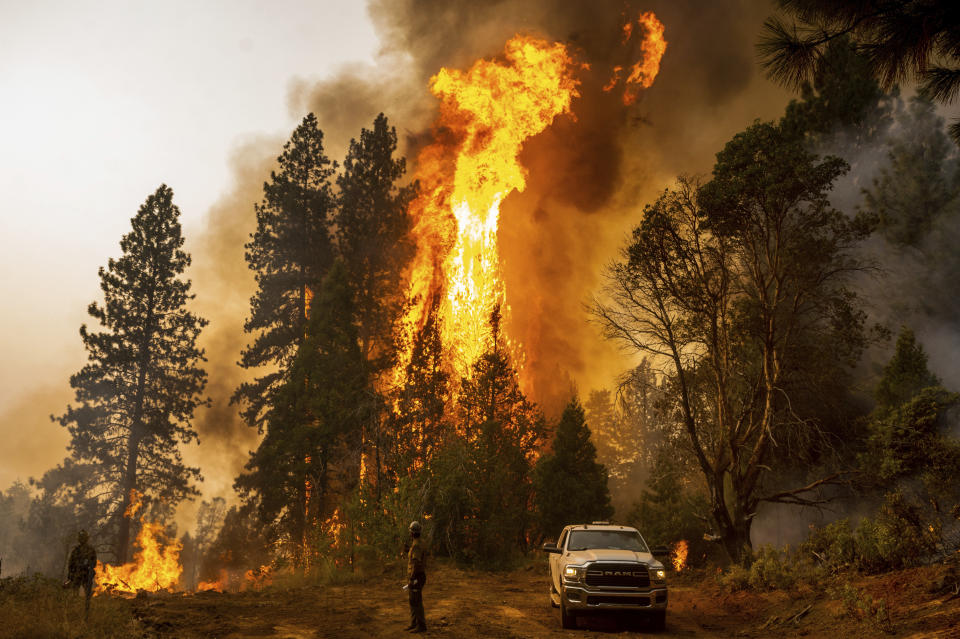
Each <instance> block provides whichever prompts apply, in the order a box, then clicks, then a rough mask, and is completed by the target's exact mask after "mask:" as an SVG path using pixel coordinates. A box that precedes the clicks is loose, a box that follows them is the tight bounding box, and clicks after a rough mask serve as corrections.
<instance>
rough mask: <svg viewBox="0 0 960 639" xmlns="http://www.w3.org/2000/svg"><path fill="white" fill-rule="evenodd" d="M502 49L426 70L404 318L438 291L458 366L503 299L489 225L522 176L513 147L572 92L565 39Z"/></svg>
mask: <svg viewBox="0 0 960 639" xmlns="http://www.w3.org/2000/svg"><path fill="white" fill-rule="evenodd" d="M505 58H506V61H505V62H504V61H500V60H479V61H477V62H476V63H475V64H474V65H473V66H472V67H471V68H470V69H469V70H468V71H458V70H450V69H441V70H440V72H439V73H438V74H437V75H436V76H434V77H433V79H432V80H431V90H432V92H433V94H434V95H436V96H437V97H438V98H440V100H441V104H440V116H439V118H438V120H437V122H436V123H435V126H434V131H435V134H436V141H435V142H434V143H433V144H431V145H429V146H427V147H426V148H424V149H423V150H422V151H421V152H420V154H419V156H418V159H417V173H416V178H417V179H418V180H419V181H420V185H421V189H422V191H421V195H420V197H418V198H417V199H416V200H415V201H414V202H413V203H411V205H410V214H411V217H412V218H413V222H414V231H413V233H414V237H415V239H416V242H417V254H416V257H415V258H414V261H413V266H412V271H411V276H410V287H411V297H412V298H413V299H414V300H415V305H414V307H413V308H412V309H411V311H410V313H409V315H408V317H407V327H408V330H409V331H410V332H411V333H412V332H413V331H416V330H418V329H419V328H421V327H422V326H423V324H424V322H425V321H426V315H427V313H428V311H429V309H431V308H432V307H433V302H434V300H437V301H438V302H439V304H438V308H439V311H438V312H439V315H440V318H439V319H440V321H441V325H442V326H443V341H444V344H445V345H446V346H447V347H448V348H449V349H450V352H451V353H452V355H453V360H454V361H453V366H454V369H455V370H456V372H457V373H459V374H461V375H465V374H466V373H467V372H468V367H469V365H470V364H471V363H472V362H473V361H474V360H475V359H476V358H477V356H478V355H479V354H480V352H481V351H482V349H483V347H484V344H485V341H486V340H485V339H484V335H485V334H486V331H487V330H488V326H487V323H488V320H489V317H490V312H491V310H492V309H493V308H494V306H495V305H498V304H499V305H500V306H501V307H503V308H504V309H507V306H506V304H505V303H504V302H505V292H504V288H503V281H502V278H501V271H500V255H499V250H498V246H497V226H498V222H499V216H500V204H501V203H502V202H503V199H504V198H505V197H506V196H507V195H508V194H509V193H511V192H512V191H515V190H517V191H522V190H523V188H524V187H525V186H526V181H525V180H526V171H525V170H524V168H523V167H522V166H521V165H520V163H519V162H518V160H517V156H518V154H519V153H520V150H521V148H522V146H523V143H524V142H525V141H526V140H527V139H529V138H530V137H531V136H534V135H537V134H538V133H540V132H541V131H543V130H544V129H546V128H547V127H548V126H550V124H551V123H552V122H553V120H554V118H556V116H557V115H560V114H562V113H569V112H570V102H571V100H572V99H573V98H574V97H576V96H577V95H578V93H577V86H578V81H577V80H576V79H575V78H574V77H573V63H572V60H571V58H570V55H569V54H568V52H567V49H566V47H565V46H564V45H562V44H559V43H554V44H549V43H547V42H546V41H543V40H538V39H536V38H531V37H525V36H516V37H514V38H513V39H511V40H510V41H509V42H508V43H507V45H506V51H505ZM411 341H412V340H411ZM407 357H408V358H409V354H408V355H407ZM407 361H409V360H407ZM405 363H406V362H401V365H403V364H405Z"/></svg>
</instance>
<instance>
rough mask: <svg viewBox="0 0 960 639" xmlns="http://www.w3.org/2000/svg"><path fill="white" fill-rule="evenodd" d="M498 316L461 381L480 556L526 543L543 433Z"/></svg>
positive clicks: (495, 314) (472, 534)
mask: <svg viewBox="0 0 960 639" xmlns="http://www.w3.org/2000/svg"><path fill="white" fill-rule="evenodd" d="M500 319H501V317H500V310H499V308H495V309H494V310H493V313H492V314H491V318H490V328H491V336H490V345H489V348H488V349H487V351H486V352H485V353H483V354H482V355H481V356H480V357H479V358H478V359H477V361H476V362H474V363H473V366H472V368H471V376H470V377H466V378H464V379H463V380H462V383H461V391H460V396H459V398H458V404H459V410H460V426H461V431H462V434H463V441H464V442H465V445H466V447H467V450H468V451H469V453H468V457H469V460H470V462H469V471H468V476H469V477H470V479H469V484H470V486H469V487H470V489H471V491H472V494H473V496H474V507H473V514H472V517H471V518H470V521H469V523H465V525H467V526H469V527H472V528H473V529H472V530H471V531H469V534H467V538H469V539H472V540H473V542H474V546H473V548H472V550H473V551H474V552H475V553H476V556H477V557H492V556H495V555H497V554H498V553H501V554H502V553H503V552H504V551H505V550H507V551H509V549H511V548H513V549H522V548H523V547H524V545H525V543H526V532H527V530H528V529H529V525H530V523H531V522H530V521H529V511H530V505H531V504H530V499H531V492H532V483H531V470H532V468H531V467H532V463H533V459H534V456H535V455H536V451H537V450H538V449H539V447H540V444H541V442H542V440H543V436H544V431H545V426H544V423H543V417H542V415H540V414H539V411H538V410H537V409H536V406H535V405H534V404H533V403H531V402H530V401H529V400H527V398H526V396H525V395H524V394H523V391H521V390H520V386H519V384H518V382H517V372H516V370H515V369H514V368H513V366H512V365H511V363H510V359H509V357H508V356H507V353H506V351H505V349H504V347H503V338H502V336H501V334H500Z"/></svg>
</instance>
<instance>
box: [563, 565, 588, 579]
mask: <svg viewBox="0 0 960 639" xmlns="http://www.w3.org/2000/svg"><path fill="white" fill-rule="evenodd" d="M582 569H583V567H582V566H566V567H565V568H564V569H563V576H564V578H565V579H579V578H580V571H581V570H582Z"/></svg>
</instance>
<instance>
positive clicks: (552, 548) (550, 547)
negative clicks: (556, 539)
mask: <svg viewBox="0 0 960 639" xmlns="http://www.w3.org/2000/svg"><path fill="white" fill-rule="evenodd" d="M543 551H544V552H549V553H553V554H555V555H558V554H560V549H559V548H557V545H556V544H551V543H546V544H543Z"/></svg>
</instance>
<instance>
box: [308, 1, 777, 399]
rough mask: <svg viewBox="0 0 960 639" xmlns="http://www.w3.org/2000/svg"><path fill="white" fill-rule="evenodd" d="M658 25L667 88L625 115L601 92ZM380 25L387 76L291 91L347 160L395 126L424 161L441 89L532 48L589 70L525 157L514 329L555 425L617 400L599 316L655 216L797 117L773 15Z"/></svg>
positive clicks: (533, 7) (481, 7)
mask: <svg viewBox="0 0 960 639" xmlns="http://www.w3.org/2000/svg"><path fill="white" fill-rule="evenodd" d="M650 10H652V11H654V12H655V13H656V14H657V16H658V17H659V19H660V20H661V21H662V22H663V23H664V25H665V26H666V34H665V37H666V39H667V41H668V43H669V44H668V46H667V52H666V55H665V57H664V59H663V62H662V66H661V71H660V75H659V76H658V77H657V80H656V82H655V83H654V85H653V87H652V88H650V89H649V90H646V91H641V93H640V98H639V100H638V101H637V103H636V104H634V105H632V106H630V107H625V106H624V105H623V102H622V99H621V96H620V95H619V94H617V92H615V91H614V92H610V93H605V92H603V91H602V90H601V89H602V87H603V85H604V84H606V83H607V81H608V80H609V79H610V77H611V75H612V73H613V67H614V66H616V65H621V66H626V65H629V64H631V63H632V62H634V61H635V60H636V59H637V57H638V55H639V48H638V41H639V39H637V38H635V39H633V40H632V41H631V42H629V43H627V44H626V45H625V44H624V43H623V42H622V38H621V34H622V31H623V25H624V24H625V22H628V21H632V20H635V19H636V17H637V15H638V14H639V12H640V11H650ZM369 11H370V15H371V18H372V19H373V22H374V24H375V26H376V29H377V32H378V34H379V36H380V38H381V45H382V46H381V51H380V59H379V64H378V65H377V66H376V67H375V68H374V67H367V66H362V67H357V66H352V67H348V68H345V69H342V71H341V73H339V74H338V75H337V76H336V77H334V78H333V79H331V80H326V81H323V82H321V83H314V84H310V83H305V82H302V81H301V82H296V83H294V84H293V86H292V87H291V91H290V96H289V104H290V106H291V109H292V110H293V112H294V114H295V115H297V116H298V117H299V116H301V115H302V114H304V113H306V112H308V111H312V112H314V113H316V114H317V117H318V118H319V121H320V126H321V128H323V130H324V131H325V133H326V136H327V138H326V139H327V148H328V150H329V151H330V152H331V157H334V158H336V157H338V156H337V155H336V154H335V151H336V150H339V149H345V147H346V143H347V140H349V138H350V137H353V136H356V135H358V134H359V131H360V128H361V127H363V126H368V127H369V126H370V124H371V123H372V121H373V119H374V117H376V115H377V114H378V113H379V112H381V111H383V112H385V113H386V114H387V116H388V117H389V118H390V120H391V122H392V123H393V124H394V125H396V126H397V127H398V130H399V131H400V132H401V133H404V134H405V137H406V140H405V142H406V143H405V146H404V148H403V149H402V151H403V152H404V153H405V155H406V156H407V157H408V159H409V161H410V162H413V161H414V160H415V156H416V151H417V149H418V148H419V147H420V146H421V145H422V144H423V143H424V141H425V140H426V139H428V134H427V133H425V132H426V131H428V129H429V126H430V123H431V122H432V120H433V118H434V115H435V108H436V103H435V100H434V98H433V97H432V96H430V94H429V92H428V89H427V87H428V84H429V80H430V78H431V77H432V76H433V75H434V74H435V73H436V72H437V71H439V69H440V68H441V67H448V68H459V69H463V68H467V67H469V66H470V65H471V64H472V62H473V61H474V60H476V59H477V58H480V57H493V56H496V55H497V54H498V53H499V52H501V51H502V50H503V44H504V42H506V41H507V40H508V39H509V38H510V37H512V36H513V35H515V34H517V33H528V34H532V35H537V36H540V37H543V38H547V39H549V40H554V41H561V42H564V43H565V44H567V45H568V46H569V48H570V50H571V51H572V52H573V53H574V54H575V56H576V58H577V61H578V62H579V63H582V64H584V65H585V66H586V65H588V66H589V69H586V68H585V69H584V70H583V72H582V74H581V76H580V79H581V81H582V85H581V91H580V92H581V97H580V98H579V99H577V100H575V101H574V104H573V111H574V117H573V118H569V117H568V118H559V119H558V121H557V122H556V123H555V124H554V125H553V127H551V129H549V130H548V131H546V132H545V133H543V134H541V135H540V136H538V137H536V138H534V139H532V140H531V141H529V142H528V144H527V146H526V147H525V149H524V151H523V154H522V162H523V164H524V166H526V167H527V168H528V170H529V176H528V180H527V181H528V185H527V188H526V190H525V192H523V193H514V194H512V195H511V196H509V197H508V198H507V199H506V201H505V202H504V203H503V206H502V208H501V223H500V233H499V238H500V243H501V255H502V259H503V268H504V281H505V284H506V290H507V303H508V305H509V306H510V313H509V314H508V325H507V330H508V333H509V334H510V336H511V338H512V339H513V340H515V341H519V342H520V343H522V344H523V346H524V351H525V354H526V362H525V364H524V369H525V375H524V377H525V378H526V379H527V380H529V383H528V388H527V390H528V391H529V392H531V394H532V395H533V398H534V399H535V400H537V401H538V402H540V404H541V405H542V406H543V407H544V408H545V409H546V411H547V413H548V414H554V415H555V414H557V413H558V411H559V409H560V408H561V407H562V404H563V403H564V402H565V401H566V400H567V399H568V397H569V393H570V388H571V382H574V383H575V384H577V385H578V386H579V387H581V388H583V389H584V390H586V389H589V388H593V387H598V386H609V385H610V384H611V383H612V382H613V379H614V378H615V377H616V375H617V374H618V373H619V372H621V371H622V370H623V369H624V368H626V367H627V366H628V362H625V361H624V360H623V359H622V358H621V357H620V356H618V354H617V353H616V351H615V350H614V349H613V347H612V346H611V345H610V344H608V343H605V342H604V341H603V340H602V339H601V338H600V336H599V333H598V331H597V330H596V329H595V328H594V327H593V326H591V325H590V324H589V322H588V318H587V315H586V313H585V311H584V308H583V304H584V301H585V300H586V299H587V298H588V297H589V295H590V293H591V292H592V291H593V290H594V289H595V288H596V286H597V284H598V276H599V272H600V269H601V266H602V265H603V263H604V262H605V261H607V260H609V259H610V258H611V257H612V256H613V255H614V252H615V250H616V248H617V247H618V246H619V245H620V244H621V242H622V240H623V238H624V235H625V234H626V232H627V231H628V230H629V228H630V226H631V225H633V224H635V223H636V222H638V221H639V213H640V210H641V208H642V205H643V203H645V202H646V201H649V200H650V199H651V198H652V197H653V196H654V194H655V193H656V192H658V191H659V190H661V189H662V188H663V187H665V186H666V185H667V184H668V183H669V182H670V181H672V180H673V179H674V178H675V176H676V175H677V174H679V173H689V172H697V171H703V170H706V169H707V168H709V166H710V164H711V162H710V160H711V159H712V156H713V153H715V151H716V150H717V149H719V148H720V146H721V145H722V143H723V142H724V141H725V140H726V139H728V138H729V137H730V136H731V135H732V134H733V133H735V132H736V131H738V130H740V129H742V128H743V127H744V126H745V125H747V124H749V122H750V121H751V120H752V119H753V118H755V117H758V116H760V117H773V116H774V115H776V114H779V113H780V112H781V111H782V107H783V104H784V103H785V101H786V95H785V94H784V93H783V92H782V91H780V90H779V89H777V88H775V87H774V86H772V85H771V84H769V83H768V82H767V81H766V80H764V79H763V78H761V77H759V75H758V72H757V69H756V65H755V64H754V60H753V42H754V39H755V37H756V34H757V33H758V31H759V27H760V24H761V23H762V21H763V19H764V18H765V17H766V15H767V13H768V12H769V6H768V4H767V3H765V2H741V1H737V0H725V1H723V2H717V3H709V4H708V5H706V6H705V5H704V4H703V3H699V2H694V1H693V0H685V1H683V2H621V1H616V2H614V1H612V0H601V1H599V2H577V3H570V2H564V1H561V0H537V1H524V2H518V1H505V0H501V1H494V2H484V3H477V2H473V1H469V0H452V1H448V0H444V1H440V0H428V1H414V0H406V1H401V2H393V1H391V2H384V1H383V0H373V1H372V2H371V3H370V7H369Z"/></svg>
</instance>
